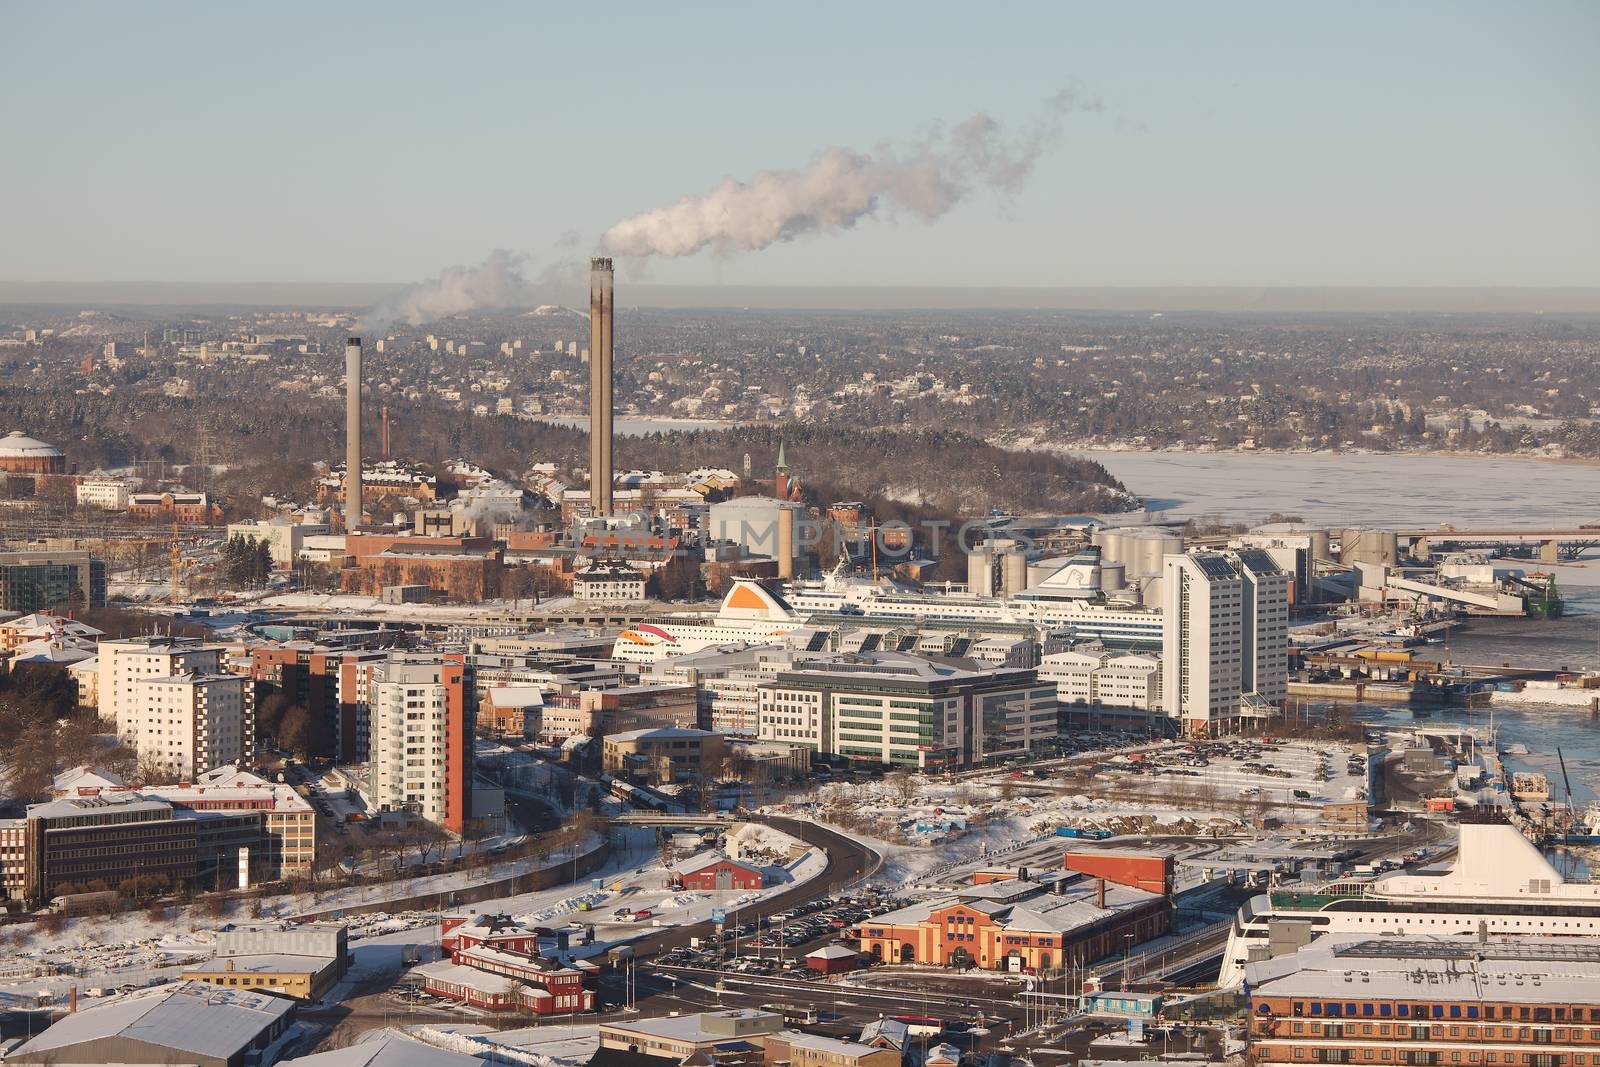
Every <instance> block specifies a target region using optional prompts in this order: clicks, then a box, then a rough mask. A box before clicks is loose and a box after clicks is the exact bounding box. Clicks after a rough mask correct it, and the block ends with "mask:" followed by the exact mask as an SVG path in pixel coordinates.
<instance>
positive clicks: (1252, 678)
mask: <svg viewBox="0 0 1600 1067" xmlns="http://www.w3.org/2000/svg"><path fill="white" fill-rule="evenodd" d="M1233 557H1234V559H1235V560H1237V562H1238V568H1239V577H1240V578H1242V579H1243V580H1244V632H1245V637H1246V640H1245V644H1244V648H1243V650H1242V652H1243V662H1242V672H1241V677H1240V682H1239V684H1240V686H1241V687H1242V688H1243V689H1244V691H1245V692H1246V693H1254V694H1255V695H1256V696H1258V697H1260V698H1261V699H1262V700H1264V701H1266V702H1267V703H1268V704H1282V703H1283V701H1284V700H1286V699H1287V698H1288V696H1289V593H1290V590H1291V588H1292V586H1293V582H1294V578H1293V576H1292V575H1291V574H1290V573H1289V572H1288V571H1286V570H1284V569H1283V568H1282V567H1280V566H1279V565H1278V563H1277V561H1276V560H1274V559H1273V558H1272V555H1271V554H1270V553H1268V552H1265V551H1263V550H1262V549H1259V548H1247V549H1241V550H1239V551H1237V552H1234V553H1233Z"/></svg>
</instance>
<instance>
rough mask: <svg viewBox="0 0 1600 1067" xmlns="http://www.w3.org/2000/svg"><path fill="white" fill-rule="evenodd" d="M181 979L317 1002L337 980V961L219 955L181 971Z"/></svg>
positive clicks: (273, 955) (276, 955) (273, 954)
mask: <svg viewBox="0 0 1600 1067" xmlns="http://www.w3.org/2000/svg"><path fill="white" fill-rule="evenodd" d="M183 978H184V979H185V980H186V981H191V982H205V983H206V984H207V985H214V986H219V987H222V988H225V989H251V990H258V991H260V992H263V993H277V994H279V995H280V996H286V997H293V998H294V999H295V1000H321V999H322V998H323V996H325V995H326V994H327V992H328V990H330V989H332V988H333V984H334V983H335V982H337V981H338V980H339V960H338V958H337V957H334V956H298V955H291V954H288V953H281V952H267V953H256V954H250V955H240V956H220V957H218V958H217V959H214V960H212V961H211V962H210V963H207V964H205V965H203V966H200V967H191V968H190V969H189V970H187V971H184V972H183Z"/></svg>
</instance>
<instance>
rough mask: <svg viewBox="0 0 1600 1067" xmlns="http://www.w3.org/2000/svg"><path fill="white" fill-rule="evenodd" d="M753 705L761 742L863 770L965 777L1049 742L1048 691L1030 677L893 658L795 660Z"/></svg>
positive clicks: (1052, 710) (1052, 712) (1054, 729)
mask: <svg viewBox="0 0 1600 1067" xmlns="http://www.w3.org/2000/svg"><path fill="white" fill-rule="evenodd" d="M757 697H758V701H759V710H758V712H757V714H758V716H759V721H758V725H757V736H758V737H759V738H760V739H761V740H763V741H781V742H785V743H789V744H798V745H804V746H805V747H807V748H810V749H811V750H812V751H814V752H817V753H819V754H823V755H839V756H845V757H848V758H851V759H859V760H865V761H868V762H872V763H894V764H900V765H904V766H911V767H918V768H943V767H966V766H972V765H974V764H978V763H982V762H983V761H985V760H987V759H994V758H1000V757H1004V756H1009V755H1017V754H1023V753H1027V752H1030V751H1032V750H1034V749H1035V748H1038V747H1040V746H1041V745H1042V744H1043V743H1044V742H1046V741H1053V740H1054V739H1055V738H1056V736H1057V735H1058V733H1059V728H1058V724H1057V715H1056V692H1055V687H1054V686H1052V685H1049V684H1042V683H1041V682H1040V681H1039V679H1038V677H1037V675H1036V674H1035V672H1034V671H1032V670H1024V669H1017V668H989V669H984V668H978V667H976V666H972V667H969V666H957V665H955V664H954V663H951V662H949V661H937V660H930V659H924V658H922V657H919V656H912V655H907V654H905V653H899V652H876V653H868V654H858V655H844V656H836V657H832V658H823V659H812V660H798V661H797V662H796V663H795V665H794V666H793V668H791V669H787V670H780V671H779V672H778V673H777V675H776V676H775V677H774V678H773V679H772V680H771V681H770V682H763V683H761V684H760V685H758V686H757Z"/></svg>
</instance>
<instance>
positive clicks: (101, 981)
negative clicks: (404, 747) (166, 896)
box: [0, 846, 632, 1003]
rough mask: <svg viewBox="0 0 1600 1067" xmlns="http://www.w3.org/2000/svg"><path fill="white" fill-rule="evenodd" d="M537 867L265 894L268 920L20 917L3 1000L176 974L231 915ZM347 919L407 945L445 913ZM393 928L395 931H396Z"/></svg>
mask: <svg viewBox="0 0 1600 1067" xmlns="http://www.w3.org/2000/svg"><path fill="white" fill-rule="evenodd" d="M580 851H583V849H580ZM631 858H632V855H631V854H630V852H629V851H628V850H627V848H626V846H624V847H623V848H622V849H621V850H620V851H619V853H617V854H614V855H613V857H612V860H611V863H610V864H608V866H607V868H606V869H607V870H608V871H621V870H623V869H625V868H626V866H627V865H628V863H629V862H630V859H631ZM566 862H569V855H568V854H567V853H564V852H558V853H556V854H555V855H554V856H552V857H550V858H548V859H547V860H546V861H545V863H544V866H546V867H549V866H557V865H560V864H562V863H566ZM531 869H533V868H532V867H531V866H530V864H529V863H528V861H526V860H507V861H505V862H502V863H498V864H495V865H493V866H491V867H488V868H485V869H483V870H481V871H456V872H451V873H447V874H439V875H430V876H427V877H424V878H410V879H404V880H401V881H397V882H388V883H381V884H375V885H358V886H347V887H344V888H341V889H333V890H327V891H322V892H317V893H301V894H281V895H279V896H274V897H264V898H262V909H261V917H260V919H256V918H254V917H247V916H246V914H245V913H244V911H243V909H240V910H239V911H237V912H235V913H234V914H232V915H230V916H227V917H210V916H204V915H202V914H201V912H200V909H199V908H198V907H194V906H190V907H183V908H178V907H172V908H168V909H167V910H166V913H165V914H164V915H163V916H161V917H152V916H151V915H150V914H149V913H148V912H139V911H136V912H126V913H123V914H120V915H116V916H108V917H103V918H102V917H82V918H69V919H66V920H64V923H63V927H62V930H61V932H60V933H59V934H54V935H52V934H49V933H47V932H46V931H45V930H44V929H43V928H42V927H41V926H40V924H38V923H18V924H15V925H13V926H9V927H6V928H5V929H6V936H7V938H8V940H7V941H6V944H5V947H4V950H3V952H0V1003H4V1002H5V1001H7V1000H10V1001H13V1002H16V1001H20V1000H31V999H32V998H33V997H34V996H35V995H36V994H38V993H40V992H50V993H53V994H63V993H65V992H66V990H67V988H68V987H70V986H72V985H77V986H78V987H79V990H80V992H81V991H83V990H85V989H87V988H97V987H100V986H107V987H118V986H122V985H129V984H131V985H146V984H150V983H151V982H152V981H163V980H166V979H170V978H175V977H177V975H178V974H179V973H180V972H181V971H182V970H183V969H184V968H185V967H189V966H193V965H194V964H196V963H202V962H204V961H205V960H208V959H210V958H211V956H212V953H213V950H214V943H215V940H216V932H217V930H219V929H221V928H223V927H225V926H227V925H228V924H230V923H231V924H243V923H249V922H257V921H271V920H273V919H275V918H288V917H290V916H294V915H301V914H306V913H308V912H314V911H329V910H336V909H340V908H348V907H355V906H358V905H360V904H363V903H366V904H371V903H375V902H381V901H384V900H399V899H404V898H406V897H410V896H416V895H422V894H431V893H438V894H440V895H441V896H443V895H445V894H448V893H449V892H450V891H452V890H457V889H461V888H463V887H465V886H468V885H478V884H481V883H483V882H486V881H493V880H494V879H497V878H505V877H509V876H511V875H513V874H518V873H522V872H524V871H528V870H531ZM572 891H573V889H572V886H571V885H570V884H568V885H566V886H557V887H555V888H553V889H551V890H549V891H548V892H549V893H551V894H554V895H557V896H561V895H571V894H572ZM480 910H482V909H481V908H480ZM346 921H347V923H348V924H349V926H350V937H351V938H352V940H355V939H358V938H367V937H376V938H378V940H374V941H373V942H372V943H373V944H395V945H401V944H411V943H415V938H414V937H413V939H412V940H407V938H408V936H411V935H410V934H409V932H410V931H414V930H416V929H418V928H420V927H425V926H427V925H428V924H431V923H436V922H437V913H433V912H427V911H406V912H400V913H397V914H386V913H381V912H380V913H373V914H361V915H351V916H349V917H348V919H347V920H346ZM391 937H392V938H393V939H394V940H392V941H391V940H389V938H391ZM434 940H437V937H435V938H434ZM396 952H398V949H396ZM358 959H359V954H358Z"/></svg>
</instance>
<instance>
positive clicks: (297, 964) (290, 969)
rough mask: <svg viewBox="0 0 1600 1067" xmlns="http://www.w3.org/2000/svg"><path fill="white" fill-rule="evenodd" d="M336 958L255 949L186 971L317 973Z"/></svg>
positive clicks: (199, 972) (194, 972)
mask: <svg viewBox="0 0 1600 1067" xmlns="http://www.w3.org/2000/svg"><path fill="white" fill-rule="evenodd" d="M336 962H337V961H336V960H335V959H334V958H333V957H332V956H302V955H299V954H297V953H292V952H254V953H246V954H244V955H241V956H218V957H217V958H216V959H214V960H212V961H211V962H210V963H206V964H200V965H199V966H195V967H190V968H189V969H188V970H186V971H184V973H185V974H235V973H237V974H318V973H320V972H321V971H323V970H325V969H326V968H328V967H331V966H333V964H334V963H336Z"/></svg>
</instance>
